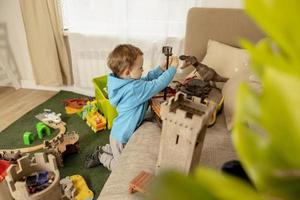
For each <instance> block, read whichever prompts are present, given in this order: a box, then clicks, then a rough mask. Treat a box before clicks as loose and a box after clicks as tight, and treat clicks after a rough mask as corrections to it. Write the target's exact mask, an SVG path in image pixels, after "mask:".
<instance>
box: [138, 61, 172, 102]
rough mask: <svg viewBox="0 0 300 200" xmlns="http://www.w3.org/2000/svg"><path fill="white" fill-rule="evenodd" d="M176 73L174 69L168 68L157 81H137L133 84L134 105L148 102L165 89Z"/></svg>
mask: <svg viewBox="0 0 300 200" xmlns="http://www.w3.org/2000/svg"><path fill="white" fill-rule="evenodd" d="M175 73H176V68H175V67H172V66H171V67H169V69H168V70H166V71H165V72H163V74H162V75H160V76H159V77H158V78H157V79H154V80H152V81H145V80H139V81H137V82H136V83H135V84H134V88H133V91H134V94H135V97H136V103H137V104H140V103H143V102H145V101H148V100H149V99H150V98H151V97H153V96H155V95H156V94H157V93H159V92H160V91H162V90H163V89H164V88H166V87H167V86H168V85H169V83H170V82H171V81H172V79H173V77H174V75H175Z"/></svg>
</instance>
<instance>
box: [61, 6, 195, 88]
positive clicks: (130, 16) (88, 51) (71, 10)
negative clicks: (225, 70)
mask: <svg viewBox="0 0 300 200" xmlns="http://www.w3.org/2000/svg"><path fill="white" fill-rule="evenodd" d="M200 5H201V0H101V1H100V0H64V1H62V13H63V21H64V28H65V30H66V29H67V31H66V32H67V34H68V37H69V41H70V48H71V56H72V66H73V76H74V83H75V85H76V86H78V87H81V88H84V87H86V88H91V87H92V83H91V80H92V78H93V77H95V76H101V75H104V74H107V73H109V72H110V70H109V69H108V68H107V66H106V58H107V56H108V53H109V52H110V51H112V49H113V48H114V47H115V46H116V45H118V44H120V43H131V44H134V45H136V46H138V47H139V48H141V50H142V51H143V52H144V68H145V73H147V71H149V69H151V68H152V67H154V66H156V65H158V64H159V63H160V62H161V61H162V60H163V59H164V56H163V54H162V53H161V48H162V46H164V45H170V46H172V47H173V53H174V54H176V55H179V54H180V53H182V52H183V43H184V41H183V38H184V34H185V22H186V16H187V12H188V10H189V8H191V7H194V6H200Z"/></svg>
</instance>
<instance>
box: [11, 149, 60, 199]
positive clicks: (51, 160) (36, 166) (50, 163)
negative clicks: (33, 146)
mask: <svg viewBox="0 0 300 200" xmlns="http://www.w3.org/2000/svg"><path fill="white" fill-rule="evenodd" d="M41 170H46V171H50V172H53V173H54V180H53V182H52V183H51V185H49V186H48V187H47V188H46V189H44V190H43V191H40V192H37V193H35V194H30V193H29V192H28V190H27V189H26V183H25V182H24V181H19V180H21V179H22V178H23V177H24V176H28V175H30V174H31V173H33V172H36V171H41ZM59 180H60V177H59V171H58V168H57V164H56V158H55V157H54V156H53V155H52V154H48V155H46V154H44V153H36V154H35V156H34V158H33V159H30V158H29V156H28V155H27V156H23V157H22V158H20V159H18V165H11V166H10V167H9V168H8V170H7V177H6V181H7V183H8V186H9V189H10V192H11V195H12V196H13V198H14V199H16V200H41V199H47V200H57V199H60V198H61V196H62V192H61V188H60V183H59Z"/></svg>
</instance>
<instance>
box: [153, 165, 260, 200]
mask: <svg viewBox="0 0 300 200" xmlns="http://www.w3.org/2000/svg"><path fill="white" fill-rule="evenodd" d="M150 199H153V200H154V199H155V200H160V199H161V200H165V199H172V200H182V199H189V200H198V199H205V200H229V199H230V200H235V199H236V200H240V199H244V200H262V199H263V198H262V197H261V196H259V195H258V194H257V193H256V191H255V190H254V189H253V188H252V187H251V186H250V185H248V183H245V182H243V181H242V180H240V179H237V178H235V177H231V176H229V175H224V174H221V173H220V172H216V171H214V170H211V169H206V168H199V169H197V170H196V171H195V174H194V175H192V176H189V177H187V176H185V175H182V174H180V173H178V172H165V173H163V174H162V175H161V176H159V180H158V182H157V183H156V185H155V192H153V193H152V196H151V198H150Z"/></svg>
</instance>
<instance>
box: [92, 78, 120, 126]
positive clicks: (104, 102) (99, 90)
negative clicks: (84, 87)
mask: <svg viewBox="0 0 300 200" xmlns="http://www.w3.org/2000/svg"><path fill="white" fill-rule="evenodd" d="M93 84H94V87H95V96H96V100H97V104H98V106H99V109H100V111H101V112H102V113H103V115H104V117H105V118H106V120H107V129H111V127H112V124H113V120H114V118H115V117H116V116H117V114H118V113H117V111H116V108H115V107H113V106H112V105H111V104H110V102H109V100H108V97H107V96H108V95H107V92H106V91H105V89H104V88H106V85H107V75H105V76H100V77H96V78H94V79H93Z"/></svg>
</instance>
